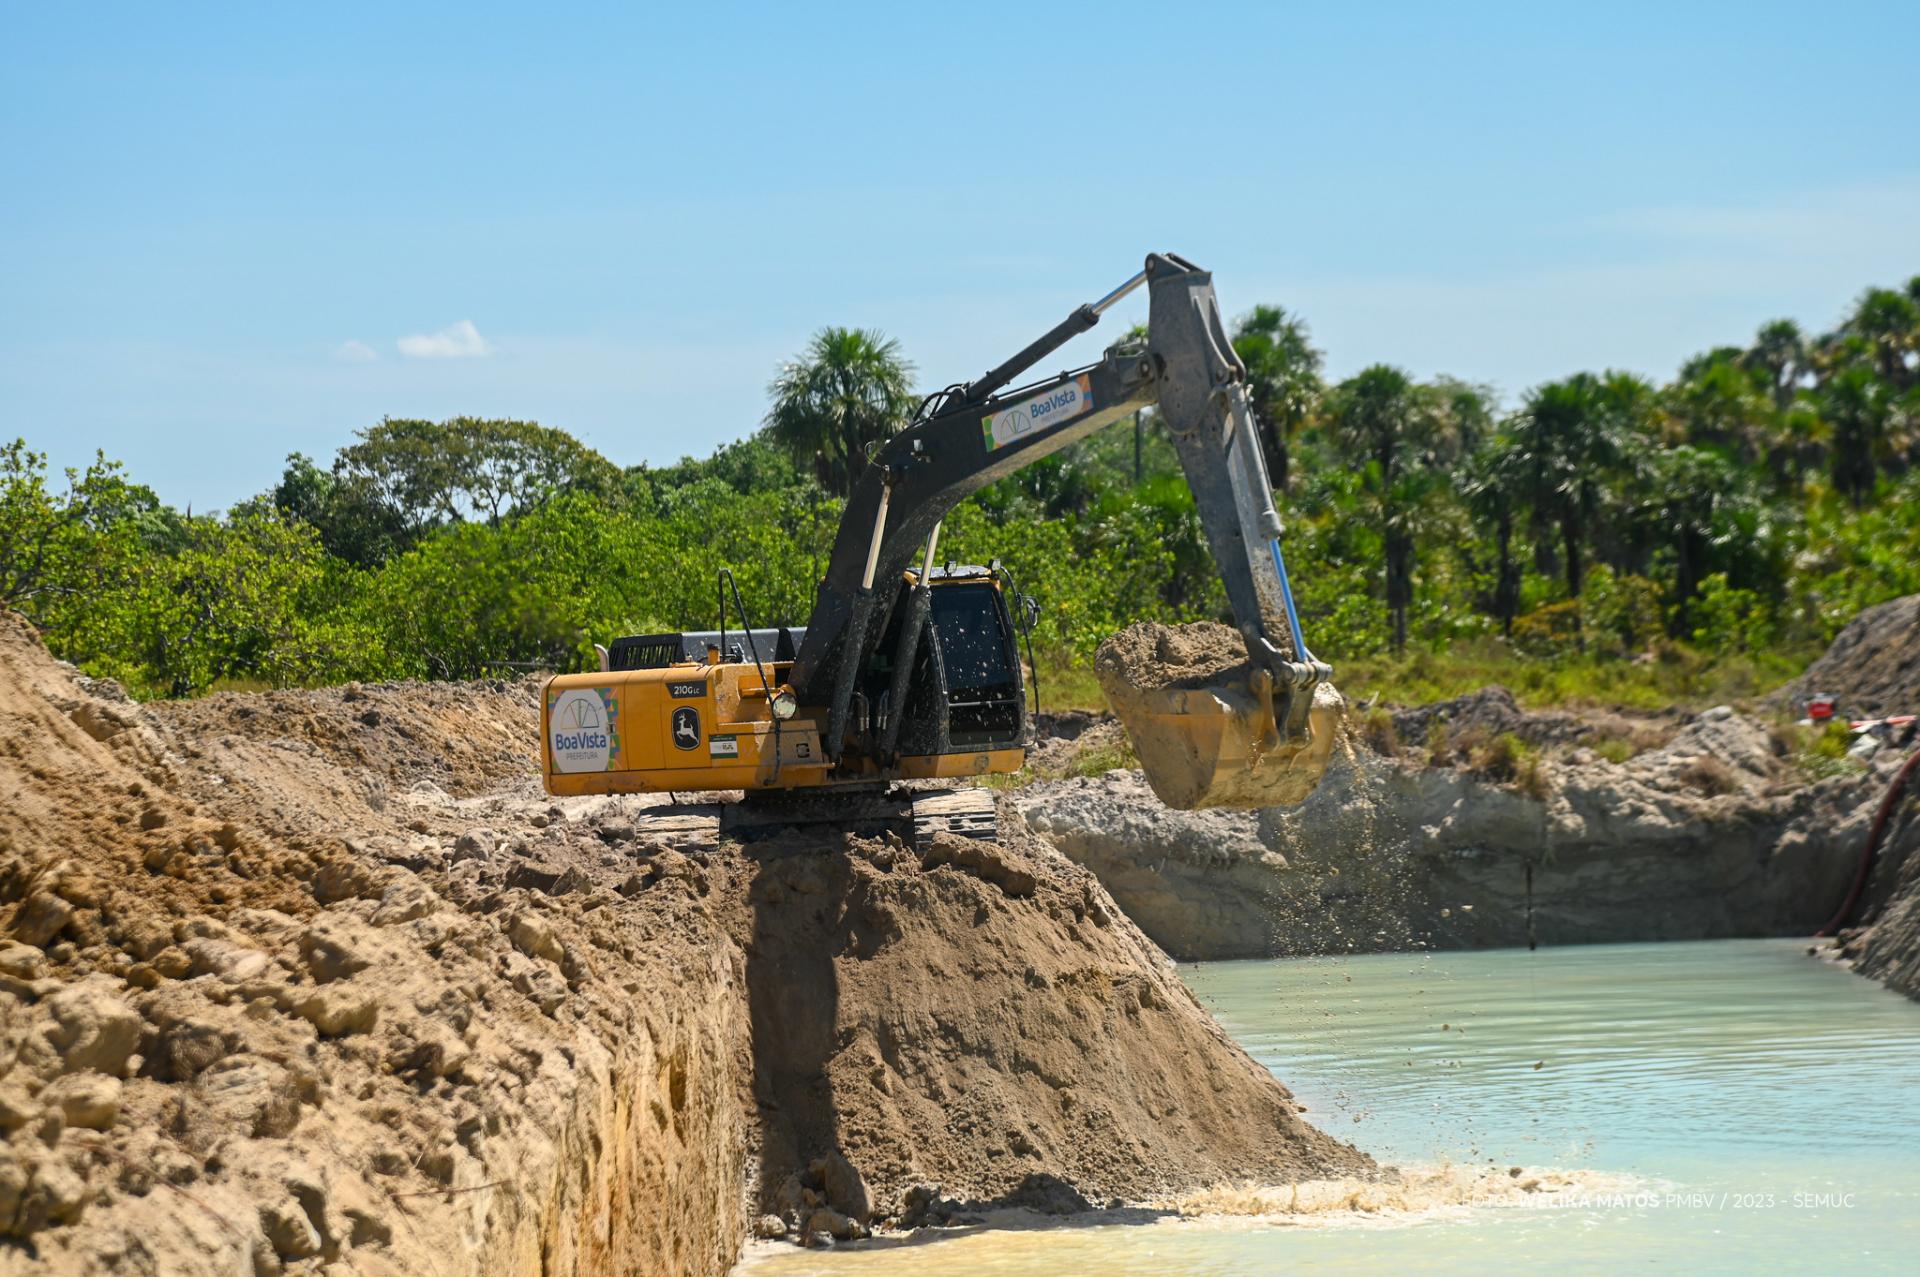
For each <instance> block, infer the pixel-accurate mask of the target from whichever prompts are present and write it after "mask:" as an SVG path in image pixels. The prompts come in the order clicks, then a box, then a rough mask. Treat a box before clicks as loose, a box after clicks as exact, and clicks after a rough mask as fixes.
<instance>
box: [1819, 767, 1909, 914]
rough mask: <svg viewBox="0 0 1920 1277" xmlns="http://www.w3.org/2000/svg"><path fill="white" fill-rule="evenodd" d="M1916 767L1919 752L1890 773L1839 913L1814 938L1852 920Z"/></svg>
mask: <svg viewBox="0 0 1920 1277" xmlns="http://www.w3.org/2000/svg"><path fill="white" fill-rule="evenodd" d="M1915 768H1920V749H1916V750H1914V752H1913V753H1912V754H1910V755H1908V756H1907V761H1906V762H1904V763H1902V764H1901V765H1900V770H1899V771H1897V772H1895V773H1894V774H1893V784H1892V785H1890V786H1888V787H1887V796H1886V797H1885V798H1883V799H1881V800H1880V810H1879V811H1878V812H1877V813H1875V814H1874V817H1873V827H1872V828H1871V829H1869V830H1868V831H1867V846H1866V850H1865V851H1863V852H1861V853H1860V867H1859V868H1858V869H1856V870H1854V873H1853V886H1852V887H1851V888H1849V889H1848V891H1847V898H1846V900H1845V901H1844V902H1843V903H1842V904H1841V906H1840V912H1838V913H1836V914H1834V915H1833V917H1832V919H1830V920H1829V921H1828V923H1827V925H1826V926H1824V927H1822V928H1820V930H1818V931H1816V932H1814V933H1813V934H1814V938H1815V939H1818V938H1820V937H1822V936H1831V935H1835V934H1837V933H1838V932H1839V930H1840V928H1842V927H1844V926H1846V925H1847V920H1848V919H1849V918H1851V917H1853V911H1854V910H1855V909H1857V908H1859V907H1860V897H1861V896H1862V895H1864V894H1865V893H1866V890H1867V879H1868V877H1870V876H1871V875H1872V873H1873V862H1874V860H1875V858H1876V857H1878V856H1879V854H1880V836H1881V835H1882V834H1884V833H1886V831H1887V821H1889V820H1891V819H1892V818H1893V812H1894V809H1895V808H1897V807H1898V806H1899V805H1900V795H1901V793H1902V792H1903V791H1905V789H1906V787H1907V778H1908V777H1909V776H1911V775H1913V773H1914V770H1915Z"/></svg>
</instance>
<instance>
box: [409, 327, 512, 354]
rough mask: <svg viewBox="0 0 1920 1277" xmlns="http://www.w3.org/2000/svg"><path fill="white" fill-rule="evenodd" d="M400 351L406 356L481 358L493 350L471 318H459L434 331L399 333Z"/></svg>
mask: <svg viewBox="0 0 1920 1277" xmlns="http://www.w3.org/2000/svg"><path fill="white" fill-rule="evenodd" d="M399 346H400V353H401V354H402V355H405V356H406V357H407V358H408V359H481V358H484V357H485V356H487V355H491V354H492V353H493V347H492V346H490V345H488V344H487V339H486V338H485V337H482V336H481V335H480V330H479V329H478V328H475V327H474V326H473V321H472V320H470V319H463V320H461V321H460V322H459V323H457V324H454V325H453V326H452V327H450V328H442V329H441V330H440V331H439V332H437V333H415V334H413V335H412V336H411V337H402V338H401V339H400V341H399Z"/></svg>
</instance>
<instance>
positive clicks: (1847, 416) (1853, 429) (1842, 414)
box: [1820, 364, 1891, 506]
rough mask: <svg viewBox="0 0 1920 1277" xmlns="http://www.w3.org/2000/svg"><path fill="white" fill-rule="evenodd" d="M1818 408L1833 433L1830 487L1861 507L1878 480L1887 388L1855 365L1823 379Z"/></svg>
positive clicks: (1886, 407)
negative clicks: (1825, 381)
mask: <svg viewBox="0 0 1920 1277" xmlns="http://www.w3.org/2000/svg"><path fill="white" fill-rule="evenodd" d="M1820 406H1821V412H1822V415H1823V416H1825V417H1826V419H1827V423H1828V425H1829V426H1830V427H1831V428H1832V430H1833V486H1834V487H1835V488H1837V489H1838V490H1839V491H1840V492H1842V493H1843V494H1845V496H1846V498H1847V499H1848V500H1849V501H1851V502H1853V504H1854V505H1856V506H1862V505H1865V504H1866V503H1867V498H1869V497H1871V496H1872V495H1873V485H1874V481H1875V479H1876V478H1878V476H1879V463H1880V456H1879V454H1880V450H1881V445H1882V442H1883V441H1884V439H1885V436H1886V431H1887V424H1888V418H1889V416H1890V415H1891V412H1890V404H1889V402H1888V396H1887V385H1886V383H1885V382H1884V381H1882V380H1881V379H1880V378H1878V377H1876V376H1874V374H1873V369H1871V368H1869V367H1867V366H1866V365H1864V364H1855V365H1853V366H1852V367H1849V368H1843V369H1841V370H1840V371H1839V372H1837V373H1835V374H1834V375H1833V376H1832V377H1830V378H1828V379H1827V383H1826V385H1825V386H1824V387H1822V389H1821V395H1820Z"/></svg>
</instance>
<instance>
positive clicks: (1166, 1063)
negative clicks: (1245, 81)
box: [745, 816, 1368, 1220]
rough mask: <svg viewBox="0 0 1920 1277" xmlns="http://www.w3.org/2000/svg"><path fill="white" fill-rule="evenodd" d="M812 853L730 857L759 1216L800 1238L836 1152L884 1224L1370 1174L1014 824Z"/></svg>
mask: <svg viewBox="0 0 1920 1277" xmlns="http://www.w3.org/2000/svg"><path fill="white" fill-rule="evenodd" d="M818 853H819V847H818V842H817V838H815V839H809V838H807V837H803V836H801V835H798V834H795V835H792V836H789V837H787V838H785V839H782V840H780V841H777V842H774V843H770V844H754V845H751V846H749V847H748V848H747V849H746V854H747V855H748V856H749V857H750V858H751V860H752V863H753V865H754V869H753V881H752V885H751V887H750V889H749V891H748V900H749V902H750V905H751V915H752V917H751V927H752V930H751V934H750V935H749V936H748V937H746V941H745V948H746V952H747V955H748V957H747V962H748V980H749V985H750V987H751V988H752V990H753V997H754V1013H753V1025H754V1048H755V1050H754V1054H755V1059H756V1062H757V1063H756V1069H755V1095H756V1098H757V1101H758V1106H759V1109H760V1111H761V1113H762V1115H763V1118H764V1130H765V1132H766V1137H765V1142H764V1144H763V1146H762V1149H761V1160H762V1164H763V1167H764V1173H765V1179H764V1182H763V1188H764V1192H765V1203H764V1204H765V1206H766V1208H767V1209H769V1210H773V1211H775V1212H776V1213H783V1214H785V1215H786V1216H787V1217H788V1218H789V1219H790V1220H791V1219H793V1218H795V1217H796V1216H797V1215H798V1214H799V1213H800V1212H799V1205H798V1204H799V1203H800V1202H801V1200H802V1193H803V1190H804V1188H805V1183H804V1180H805V1176H806V1168H807V1167H808V1166H809V1164H810V1163H812V1162H813V1161H814V1160H815V1159H818V1158H824V1157H828V1156H832V1155H836V1154H837V1155H841V1156H844V1157H845V1158H846V1159H847V1160H848V1161H850V1162H851V1163H852V1165H853V1166H854V1167H855V1168H857V1169H858V1171H859V1173H860V1175H861V1177H862V1179H863V1180H864V1182H865V1184H866V1186H867V1189H868V1190H869V1191H870V1193H871V1200H872V1201H873V1202H875V1203H878V1204H885V1205H888V1206H891V1205H892V1204H893V1203H896V1202H903V1201H904V1195H905V1194H906V1193H907V1192H908V1191H909V1190H911V1189H913V1188H915V1187H916V1186H937V1187H938V1189H939V1190H940V1191H942V1192H944V1193H947V1194H953V1195H957V1196H960V1197H963V1198H966V1199H970V1200H973V1201H992V1200H1006V1199H1008V1198H1009V1197H1010V1196H1011V1195H1017V1194H1018V1192H1019V1191H1020V1189H1021V1186H1022V1184H1023V1182H1026V1181H1030V1180H1032V1179H1033V1178H1034V1177H1036V1176H1051V1177H1054V1178H1056V1179H1059V1180H1062V1181H1065V1182H1066V1183H1067V1184H1069V1185H1071V1187H1072V1188H1073V1189H1075V1190H1077V1191H1078V1192H1079V1193H1081V1194H1083V1195H1085V1196H1086V1197H1088V1198H1090V1199H1095V1200H1098V1201H1105V1200H1107V1199H1110V1198H1115V1197H1118V1198H1124V1199H1127V1200H1130V1201H1138V1200H1141V1199H1143V1198H1147V1197H1152V1196H1158V1195H1162V1194H1164V1193H1166V1192H1168V1191H1173V1190H1171V1189H1170V1188H1169V1186H1170V1185H1176V1184H1186V1185H1188V1186H1193V1185H1196V1184H1211V1183H1217V1182H1223V1181H1226V1180H1242V1179H1248V1178H1253V1179H1258V1180H1260V1181H1261V1182H1292V1181H1293V1180H1295V1179H1299V1178H1302V1177H1305V1176H1311V1175H1312V1174H1314V1173H1316V1172H1315V1168H1321V1167H1330V1166H1331V1167H1350V1168H1356V1169H1364V1168H1365V1167H1366V1166H1367V1165H1368V1164H1367V1162H1366V1160H1365V1159H1364V1158H1362V1157H1360V1156H1359V1155H1357V1154H1355V1153H1354V1152H1353V1151H1352V1150H1351V1149H1348V1148H1347V1147H1346V1146H1344V1145H1341V1144H1338V1143H1337V1142H1335V1141H1333V1140H1331V1139H1328V1138H1327V1137H1326V1136H1323V1135H1321V1134H1319V1133H1318V1132H1317V1131H1314V1130H1313V1129H1312V1128H1310V1127H1308V1126H1307V1125H1306V1124H1305V1123H1304V1122H1303V1121H1301V1119H1300V1118H1299V1117H1298V1116H1296V1115H1295V1113H1294V1111H1293V1107H1292V1105H1291V1104H1290V1103H1289V1102H1288V1097H1287V1095H1286V1093H1285V1092H1284V1091H1283V1090H1282V1089H1280V1088H1278V1087H1277V1086H1275V1085H1274V1083H1273V1081H1272V1078H1271V1077H1270V1075H1268V1073H1267V1072H1266V1070H1265V1069H1263V1068H1261V1067H1260V1066H1259V1065H1258V1064H1256V1063H1255V1062H1254V1061H1253V1060H1252V1059H1251V1058H1250V1057H1248V1056H1247V1055H1246V1054H1245V1053H1244V1052H1242V1051H1241V1050H1240V1049H1239V1047H1238V1046H1236V1045H1235V1044H1234V1043H1233V1042H1232V1041H1231V1040H1230V1039H1228V1038H1227V1037H1226V1036H1225V1035H1224V1034H1223V1033H1222V1032H1221V1031H1220V1029H1219V1028H1218V1027H1217V1026H1216V1025H1215V1024H1214V1023H1213V1021H1212V1020H1211V1019H1210V1018H1209V1017H1208V1016H1207V1014H1206V1013H1205V1012H1204V1011H1203V1010H1202V1009H1201V1008H1200V1006H1199V1004H1198V1003H1197V1002H1196V1001H1195V999H1194V998H1193V996H1192V995H1191V994H1190V993H1188V992H1187V989H1186V987H1185V986H1184V985H1183V984H1181V983H1180V981H1179V979H1178V977H1177V976H1176V975H1175V973H1174V971H1173V969H1172V966H1171V964H1169V963H1168V962H1167V960H1166V958H1165V957H1164V955H1162V954H1161V953H1159V952H1158V951H1157V950H1156V949H1155V948H1154V947H1153V946H1152V945H1151V944H1150V943H1149V942H1148V941H1147V940H1146V938H1145V937H1144V936H1143V935H1141V933H1140V931H1139V930H1138V929H1137V928H1136V927H1135V926H1134V925H1133V924H1132V923H1131V922H1129V921H1128V920H1127V919H1126V918H1125V917H1124V916H1123V915H1121V914H1120V913H1119V911H1118V910H1117V909H1115V907H1114V905H1113V902H1112V900H1111V898H1110V897H1109V896H1108V895H1107V893H1106V892H1105V891H1104V890H1102V889H1101V888H1100V886H1099V884H1098V883H1097V882H1096V881H1095V880H1094V877H1093V875H1092V874H1090V873H1088V872H1087V871H1086V870H1084V869H1081V868H1079V867H1077V866H1074V865H1072V864H1069V863H1067V862H1066V861H1064V860H1063V859H1062V858H1061V857H1060V856H1059V855H1058V854H1057V853H1055V852H1053V851H1052V849H1051V848H1049V847H1048V846H1047V845H1046V844H1045V843H1044V842H1041V841H1040V840H1039V839H1037V838H1035V837H1034V836H1033V835H1032V834H1030V833H1028V832H1027V831H1026V830H1025V828H1024V827H1023V826H1022V824H1021V822H1020V820H1019V818H1018V817H1017V816H1016V817H1012V818H1011V819H1010V820H1009V821H1007V822H1006V823H1005V824H1003V828H1002V838H1001V841H1000V843H999V845H993V844H988V843H981V842H974V841H969V840H966V839H961V838H955V837H952V836H950V835H945V834H942V835H940V836H939V838H938V840H937V841H936V842H935V843H934V845H933V847H932V848H931V850H930V851H929V852H927V853H926V854H925V855H916V854H915V853H914V852H912V851H911V850H910V849H908V848H907V847H905V846H904V845H902V844H901V843H900V842H899V840H897V839H889V840H885V841H864V840H858V839H848V840H846V842H845V844H844V851H843V852H842V854H837V855H830V856H822V855H820V854H818ZM956 937H966V939H965V941H964V943H956ZM762 971H765V972H766V973H767V978H764V979H763V978H760V973H761V972H762Z"/></svg>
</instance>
